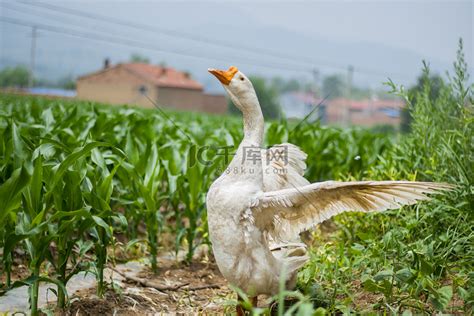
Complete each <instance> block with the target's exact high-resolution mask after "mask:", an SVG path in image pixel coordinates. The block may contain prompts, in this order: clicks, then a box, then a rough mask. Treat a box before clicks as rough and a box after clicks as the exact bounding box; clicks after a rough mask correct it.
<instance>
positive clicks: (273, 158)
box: [262, 143, 309, 192]
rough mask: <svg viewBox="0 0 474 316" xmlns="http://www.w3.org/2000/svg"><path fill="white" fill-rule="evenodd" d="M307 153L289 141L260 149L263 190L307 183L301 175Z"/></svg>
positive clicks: (286, 187) (268, 190)
mask: <svg viewBox="0 0 474 316" xmlns="http://www.w3.org/2000/svg"><path fill="white" fill-rule="evenodd" d="M306 157H307V155H306V154H305V153H304V152H303V151H302V150H301V149H299V148H298V147H297V146H295V145H293V144H289V143H284V144H280V145H275V146H273V147H271V148H268V149H262V158H263V159H262V164H263V191H264V192H270V191H277V190H281V189H288V188H293V187H301V186H305V185H308V184H309V181H308V180H306V179H305V178H304V177H303V174H304V172H305V170H306V162H305V160H306Z"/></svg>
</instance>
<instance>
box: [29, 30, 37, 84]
mask: <svg viewBox="0 0 474 316" xmlns="http://www.w3.org/2000/svg"><path fill="white" fill-rule="evenodd" d="M37 35H38V34H37V27H36V26H33V27H32V28H31V51H30V77H29V80H28V86H29V87H30V88H32V87H33V84H34V77H35V76H34V74H35V57H36V56H35V55H36V37H37Z"/></svg>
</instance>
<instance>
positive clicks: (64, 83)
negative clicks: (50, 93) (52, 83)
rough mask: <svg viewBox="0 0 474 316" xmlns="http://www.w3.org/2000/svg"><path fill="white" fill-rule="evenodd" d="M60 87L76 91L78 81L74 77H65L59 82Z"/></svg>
mask: <svg viewBox="0 0 474 316" xmlns="http://www.w3.org/2000/svg"><path fill="white" fill-rule="evenodd" d="M57 85H58V87H60V88H62V89H66V90H75V89H76V80H75V79H74V78H73V76H72V75H68V76H65V77H63V78H61V79H59V80H58V83H57Z"/></svg>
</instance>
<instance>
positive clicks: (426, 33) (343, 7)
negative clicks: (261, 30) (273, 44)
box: [234, 0, 474, 66]
mask: <svg viewBox="0 0 474 316" xmlns="http://www.w3.org/2000/svg"><path fill="white" fill-rule="evenodd" d="M234 4H235V5H236V6H238V7H239V8H240V9H242V10H245V12H246V13H247V14H249V15H251V16H252V17H253V18H255V19H257V20H259V21H260V22H262V23H265V24H268V25H272V26H274V25H278V26H284V27H286V28H290V29H293V30H297V31H299V32H305V33H311V34H316V35H318V36H321V37H325V38H330V39H336V40H339V41H354V42H355V41H368V42H376V43H381V44H385V45H387V46H394V47H400V48H405V49H409V50H413V51H415V52H417V53H419V54H420V55H422V56H424V57H426V58H429V59H433V58H434V59H439V60H442V61H445V62H451V61H452V60H453V59H454V56H455V55H454V54H455V53H454V51H453V47H456V45H457V41H458V39H459V37H462V38H463V39H464V41H465V48H466V56H467V57H469V60H471V61H472V54H473V28H474V26H473V15H474V6H473V1H429V0H428V1H420V0H418V1H393V0H392V1H380V0H379V1H340V0H339V1H312V2H311V1H299V2H294V1H292V2H289V1H281V2H276V1H274V2H272V3H271V5H270V4H269V2H262V1H261V2H260V3H258V4H252V5H251V4H250V2H237V1H235V2H234ZM471 66H472V63H471Z"/></svg>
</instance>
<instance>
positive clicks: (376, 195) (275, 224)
mask: <svg viewBox="0 0 474 316" xmlns="http://www.w3.org/2000/svg"><path fill="white" fill-rule="evenodd" d="M453 187H454V186H452V185H450V184H446V183H431V182H411V181H358V182H336V181H327V182H320V183H313V184H309V185H306V186H302V187H293V188H290V189H283V190H277V191H271V192H264V193H263V195H262V196H261V197H260V198H259V200H258V201H257V202H256V204H255V205H254V206H253V208H252V211H253V215H254V219H255V223H256V225H258V226H259V227H260V229H262V230H265V231H267V232H268V233H269V235H270V236H271V237H272V238H273V239H274V240H282V241H284V240H291V239H293V238H295V237H296V236H297V235H298V234H299V233H300V232H302V231H304V230H307V229H309V228H311V227H313V226H315V225H316V224H318V223H321V222H323V221H325V220H327V219H329V218H331V217H332V216H334V215H337V214H340V213H342V212H346V211H359V212H370V211H383V210H387V209H396V208H399V207H401V206H402V205H411V204H414V203H416V202H417V201H419V200H427V199H429V198H428V197H427V195H426V194H428V193H434V192H436V191H438V190H449V189H452V188H453Z"/></svg>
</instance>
